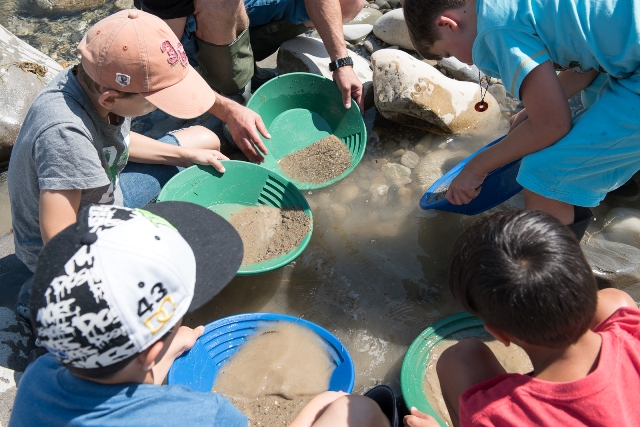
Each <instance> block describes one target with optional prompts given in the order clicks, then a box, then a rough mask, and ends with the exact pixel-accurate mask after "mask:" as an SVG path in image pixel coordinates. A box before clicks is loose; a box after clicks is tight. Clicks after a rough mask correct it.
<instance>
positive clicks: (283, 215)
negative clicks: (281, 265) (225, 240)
mask: <svg viewBox="0 0 640 427" xmlns="http://www.w3.org/2000/svg"><path fill="white" fill-rule="evenodd" d="M229 222H230V223H231V225H233V226H234V228H235V229H236V230H237V231H238V233H239V234H240V238H241V239H242V244H243V245H244V257H243V258H242V265H250V264H255V263H258V262H263V261H268V260H270V259H273V258H277V257H279V256H281V255H284V254H286V253H287V252H289V251H291V250H293V249H295V248H297V247H298V246H299V245H300V243H301V242H302V240H303V239H304V238H305V237H306V236H307V234H309V231H310V225H311V218H309V216H308V215H307V214H305V213H304V211H303V210H302V209H278V208H274V207H272V206H251V207H247V208H243V209H241V210H240V211H238V212H236V213H235V214H233V215H231V218H229Z"/></svg>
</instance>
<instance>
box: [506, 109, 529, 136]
mask: <svg viewBox="0 0 640 427" xmlns="http://www.w3.org/2000/svg"><path fill="white" fill-rule="evenodd" d="M528 118H529V115H528V114H527V109H526V108H523V109H522V110H520V111H518V112H517V113H516V114H514V115H513V116H511V118H510V119H509V132H507V133H511V131H512V130H514V129H515V128H517V127H518V125H519V124H520V123H522V122H524V121H525V120H527V119H528Z"/></svg>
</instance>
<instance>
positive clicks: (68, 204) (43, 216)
mask: <svg viewBox="0 0 640 427" xmlns="http://www.w3.org/2000/svg"><path fill="white" fill-rule="evenodd" d="M81 197H82V190H40V213H39V216H40V234H41V235H42V242H43V243H44V244H45V245H46V244H47V242H48V241H49V240H51V238H52V237H53V236H55V235H56V234H58V233H59V232H61V231H62V230H64V229H65V228H67V227H68V226H70V225H71V224H73V223H75V222H76V220H77V217H78V209H79V208H80V199H81Z"/></svg>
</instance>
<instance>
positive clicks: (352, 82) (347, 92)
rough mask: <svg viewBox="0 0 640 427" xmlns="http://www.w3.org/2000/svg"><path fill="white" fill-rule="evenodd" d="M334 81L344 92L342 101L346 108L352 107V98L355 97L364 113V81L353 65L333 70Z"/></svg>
mask: <svg viewBox="0 0 640 427" xmlns="http://www.w3.org/2000/svg"><path fill="white" fill-rule="evenodd" d="M333 81H334V82H336V85H337V86H338V89H340V92H342V103H343V104H344V108H350V107H351V98H353V99H355V100H356V102H357V103H358V106H359V107H360V111H361V112H362V114H364V105H363V100H362V83H361V82H360V79H358V76H356V72H355V71H354V70H353V67H350V66H346V67H340V68H338V69H336V70H335V71H334V72H333Z"/></svg>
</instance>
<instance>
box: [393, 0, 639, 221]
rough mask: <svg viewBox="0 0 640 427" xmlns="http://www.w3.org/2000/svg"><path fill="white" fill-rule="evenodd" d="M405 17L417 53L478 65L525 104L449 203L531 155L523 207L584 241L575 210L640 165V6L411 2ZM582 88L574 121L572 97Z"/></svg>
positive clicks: (523, 178) (556, 0)
mask: <svg viewBox="0 0 640 427" xmlns="http://www.w3.org/2000/svg"><path fill="white" fill-rule="evenodd" d="M404 14H405V17H406V20H407V25H408V27H409V33H410V35H411V39H412V41H413V44H414V46H415V47H416V49H417V50H418V52H419V53H421V54H422V55H423V56H425V57H426V58H432V59H437V58H441V57H448V56H455V57H456V58H458V59H459V60H461V61H463V62H466V63H468V64H471V63H473V64H475V65H476V66H477V67H478V68H479V69H480V70H482V71H483V72H484V73H485V74H486V75H488V76H490V77H496V78H500V79H502V82H503V83H504V85H505V88H506V89H507V91H509V92H510V93H511V94H512V95H513V96H515V97H517V98H519V99H521V100H522V101H523V103H524V105H525V109H524V110H522V111H521V112H519V113H518V114H516V115H515V116H514V117H513V118H512V119H511V128H510V130H509V134H508V135H507V137H506V138H504V139H503V140H502V141H501V142H499V143H498V144H496V145H495V146H493V147H491V148H489V149H487V150H485V151H484V152H483V153H481V154H479V155H478V156H476V157H475V158H474V159H472V160H471V161H470V162H469V163H468V164H467V165H466V167H465V168H464V169H463V170H462V172H461V173H460V175H458V177H457V178H456V179H455V180H454V181H453V182H452V184H451V186H450V188H449V190H448V191H447V195H446V197H447V199H448V200H449V201H450V202H452V203H454V204H464V203H469V201H471V200H472V199H473V198H475V197H476V196H477V195H478V193H479V192H480V191H481V186H482V182H483V181H484V179H485V178H486V176H487V173H488V172H489V171H491V170H492V169H495V168H497V167H499V166H502V165H505V164H507V163H509V162H511V161H513V160H516V159H519V158H521V157H524V158H523V160H522V164H521V167H520V172H519V174H518V182H519V183H520V184H522V186H523V187H524V188H525V190H524V192H525V196H526V207H527V209H539V210H542V211H545V212H547V213H550V214H552V215H554V216H555V217H557V218H558V219H560V220H561V221H562V222H563V223H564V224H574V223H575V224H574V225H573V228H574V231H575V232H577V234H581V233H584V228H586V221H584V222H583V223H580V222H581V220H583V219H588V217H590V213H589V212H588V211H587V210H586V209H582V210H580V209H575V208H574V206H582V207H591V206H596V205H598V203H600V201H601V200H602V199H603V198H604V197H605V195H606V194H607V192H609V191H611V190H614V189H616V188H618V187H619V186H621V185H623V184H624V183H625V182H627V181H628V180H629V179H630V178H631V176H632V175H633V174H634V173H636V172H637V171H638V170H639V169H640V132H638V130H639V126H638V123H639V122H638V113H639V112H640V69H639V67H640V4H639V3H638V1H637V0H632V1H619V0H612V1H608V2H601V1H598V0H539V1H533V0H515V1H513V0H492V1H485V0H434V1H426V0H406V2H405V4H404ZM558 71H559V73H557V72H558ZM580 91H582V100H583V104H584V106H585V109H584V110H583V111H581V112H580V113H578V114H577V115H576V116H575V117H573V118H572V117H571V114H570V110H569V105H568V102H567V99H568V98H570V97H571V96H573V95H575V94H577V93H578V92H580ZM583 212H586V214H584V215H583ZM581 226H582V227H581Z"/></svg>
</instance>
